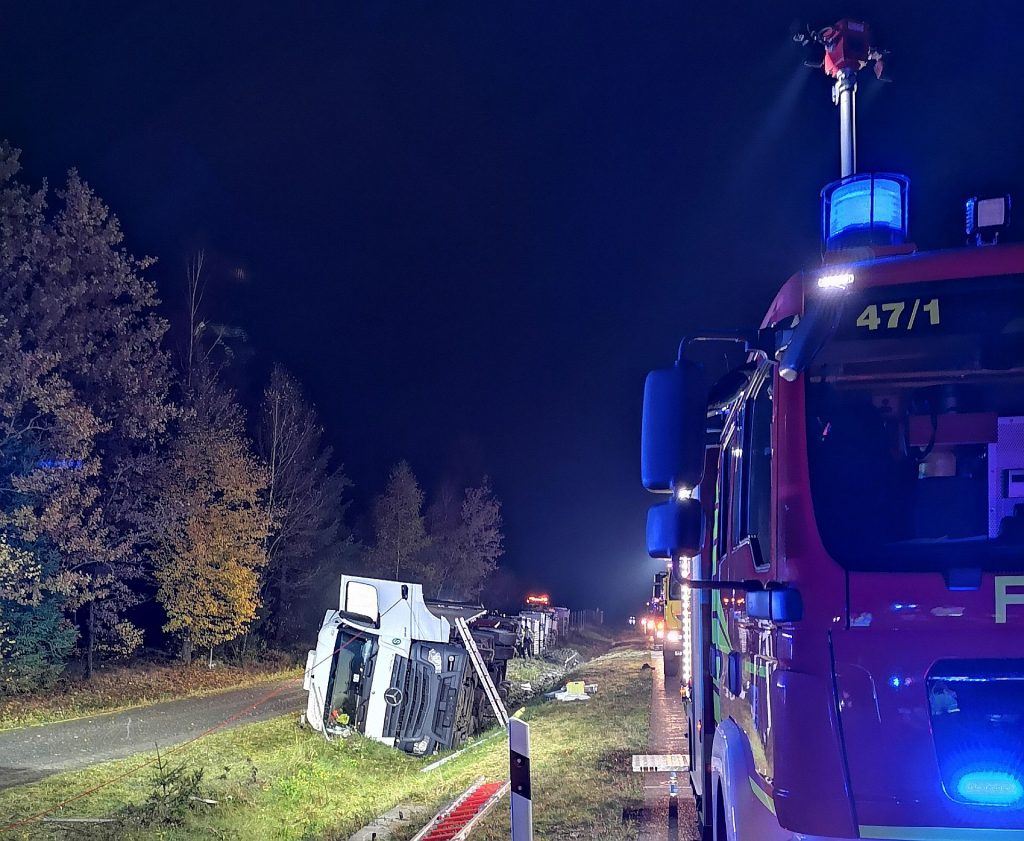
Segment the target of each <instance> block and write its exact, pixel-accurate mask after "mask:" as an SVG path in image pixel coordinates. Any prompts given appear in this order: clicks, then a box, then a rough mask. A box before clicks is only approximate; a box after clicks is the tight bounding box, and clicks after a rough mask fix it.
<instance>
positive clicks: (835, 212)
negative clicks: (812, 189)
mask: <svg viewBox="0 0 1024 841" xmlns="http://www.w3.org/2000/svg"><path fill="white" fill-rule="evenodd" d="M909 191H910V180H909V179H908V178H907V177H906V176H904V175H894V174H890V173H865V174H863V175H851V176H849V177H848V178H842V179H840V180H839V181H833V182H832V183H831V184H829V185H828V186H826V187H825V189H824V190H822V191H821V228H822V239H824V241H825V247H826V248H827V249H828V250H830V251H831V250H834V249H839V248H848V247H851V246H860V245H901V244H902V243H904V242H906V240H907V196H908V193H909Z"/></svg>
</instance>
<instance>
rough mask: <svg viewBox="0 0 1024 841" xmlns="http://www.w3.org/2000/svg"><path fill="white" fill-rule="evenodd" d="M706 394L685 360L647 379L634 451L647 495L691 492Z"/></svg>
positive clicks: (697, 371)
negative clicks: (637, 445) (638, 443)
mask: <svg viewBox="0 0 1024 841" xmlns="http://www.w3.org/2000/svg"><path fill="white" fill-rule="evenodd" d="M707 395H708V389H707V383H706V379H705V376H704V371H703V369H702V368H701V367H700V366H699V365H697V364H695V363H693V362H690V361H688V360H686V359H681V360H679V361H678V362H676V364H675V365H673V366H672V367H671V368H659V369H658V370H656V371H651V373H649V374H648V375H647V382H646V384H645V385H644V416H643V427H642V434H641V447H640V474H641V479H642V480H643V484H644V487H645V488H647V490H649V491H654V492H656V493H672V492H673V491H676V490H679V489H680V488H695V487H697V484H698V483H699V482H700V480H701V476H702V475H703V473H704V436H705V429H706V427H707Z"/></svg>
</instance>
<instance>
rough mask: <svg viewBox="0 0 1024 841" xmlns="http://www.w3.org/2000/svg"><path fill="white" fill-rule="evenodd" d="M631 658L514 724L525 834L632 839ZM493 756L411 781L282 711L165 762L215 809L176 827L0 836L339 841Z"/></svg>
mask: <svg viewBox="0 0 1024 841" xmlns="http://www.w3.org/2000/svg"><path fill="white" fill-rule="evenodd" d="M645 660H646V653H645V652H642V651H638V650H635V649H622V648H620V649H618V650H616V651H614V652H612V653H610V654H608V655H605V656H603V657H601V658H599V659H598V660H596V661H594V662H592V663H590V664H587V665H586V666H584V667H583V668H581V669H580V670H579V672H578V676H579V677H582V678H585V679H586V680H587V681H588V682H596V683H598V684H599V687H600V688H599V691H598V693H597V695H596V696H595V697H594V698H593V699H592V700H591V701H587V702H582V703H578V702H577V703H558V702H548V703H540V702H535V703H533V704H532V705H530V706H528V707H527V709H526V712H525V714H524V716H523V717H524V719H525V720H527V721H529V722H530V727H531V735H532V746H533V760H532V766H533V784H534V814H535V817H536V825H537V836H538V837H539V838H545V839H561V838H571V837H576V838H602V839H607V841H618V839H634V838H636V827H635V826H627V827H623V826H622V824H621V810H622V808H623V806H627V805H635V804H636V803H637V802H638V801H639V800H640V798H641V790H640V784H639V780H636V779H634V778H633V775H632V774H631V772H630V754H632V753H636V752H642V751H643V749H644V746H645V745H646V744H647V727H648V720H647V719H648V708H649V698H650V677H649V673H648V672H641V669H640V667H641V665H642V664H643V662H645ZM507 750H508V749H507V743H506V741H505V740H504V739H503V738H501V737H498V738H495V739H491V740H490V741H489V742H485V743H483V744H481V745H478V746H476V747H473V748H471V749H470V750H468V751H467V752H466V753H464V754H462V755H461V756H459V757H457V758H456V759H455V760H453V761H451V762H449V763H447V764H446V765H444V766H442V767H441V768H439V769H437V770H435V771H432V772H429V773H425V774H424V773H420V769H421V768H422V767H423V765H425V764H427V762H429V761H431V760H429V759H428V760H424V759H414V758H412V757H409V756H406V755H405V754H403V753H400V752H398V751H395V750H393V749H391V748H387V747H384V746H383V745H380V744H377V743H375V742H372V741H369V740H367V739H363V738H361V737H359V736H353V737H352V738H350V739H347V740H340V741H335V742H330V743H328V742H326V741H324V739H323V738H322V737H319V736H317V735H315V734H311V733H310V732H309V731H302V730H299V729H298V728H297V726H296V724H295V720H294V717H291V716H289V717H284V718H278V719H274V720H272V721H268V722H263V723H260V724H254V725H250V726H246V727H242V728H238V729H236V730H231V731H226V732H222V733H217V734H214V735H211V736H208V737H206V738H205V739H202V740H200V741H198V742H196V743H193V744H192V745H190V746H189V747H187V748H185V749H184V750H181V751H178V752H176V753H175V754H174V755H173V757H172V761H175V762H179V761H182V760H187V761H188V762H189V763H191V764H192V765H193V766H201V767H203V768H204V770H205V773H206V776H205V779H204V782H203V796H204V797H208V798H210V799H214V800H216V801H218V802H217V804H215V805H205V804H195V806H194V808H193V809H192V810H191V811H190V812H188V813H186V815H185V816H184V822H183V823H182V824H181V825H178V826H160V827H150V828H148V829H143V828H139V827H137V826H133V825H130V824H123V825H98V826H96V827H93V828H87V829H85V830H84V831H83V829H81V828H79V827H75V828H61V827H58V826H56V825H54V824H42V823H38V822H35V823H31V824H29V825H27V826H25V827H23V828H20V829H16V830H12V831H11V832H10V833H9V834H7V835H5V836H4V837H5V838H7V837H10V838H18V839H42V838H52V839H65V838H67V839H72V838H75V839H78V838H127V839H133V838H139V839H142V838H146V839H156V838H159V839H165V841H179V839H180V840H181V841H183V840H184V839H192V838H225V839H227V838H230V839H235V838H275V839H295V840H296V841H299V839H303V841H304V840H305V839H332V841H333V839H345V838H347V837H348V836H349V835H350V834H351V833H352V832H354V831H356V830H357V829H359V828H361V827H362V826H364V825H365V824H367V823H368V822H369V821H371V820H372V819H373V818H374V817H376V816H377V815H380V814H382V813H384V812H386V811H388V810H389V809H390V808H392V807H393V806H395V805H397V804H399V803H406V804H409V803H420V804H425V805H428V806H429V807H431V808H432V809H436V808H438V807H440V806H441V805H443V804H444V803H446V802H449V801H450V800H452V799H453V798H454V797H455V796H457V795H458V794H459V793H460V792H461V791H462V790H463V789H465V787H466V786H467V785H468V784H469V783H470V782H471V781H472V780H473V779H474V778H475V777H477V776H479V775H485V776H486V777H487V778H488V779H494V780H497V779H502V778H505V777H506V776H507V770H508V769H507V763H508V753H507ZM146 758H147V757H145V756H139V757H134V758H133V759H131V760H123V761H118V762H110V763H105V764H103V765H99V766H95V767H93V768H89V769H86V770H84V771H78V772H73V773H65V774H60V775H57V776H54V777H50V778H48V779H46V780H43V781H41V782H39V783H35V784H32V785H29V786H23V787H20V788H16V789H11V790H8V791H5V792H0V825H5V824H7V823H10V822H12V821H14V820H16V819H18V818H23V817H25V816H28V815H32V814H34V813H37V812H39V811H42V810H44V809H47V808H52V807H53V806H54V805H55V804H58V803H59V802H61V801H62V800H64V799H66V798H67V797H68V796H69V795H70V794H72V793H74V792H79V791H83V790H85V789H88V788H91V787H93V786H95V785H97V784H99V783H101V782H103V781H106V780H109V779H112V778H113V777H116V776H118V775H119V774H121V773H124V772H126V771H128V770H130V769H133V768H136V767H137V766H138V765H139V764H140V762H141V761H143V760H144V759H146ZM152 777H153V769H152V768H147V769H144V770H141V771H139V772H138V773H136V774H132V775H130V776H129V777H127V778H126V779H124V780H121V781H119V782H116V783H114V784H112V785H110V786H108V787H105V788H103V789H101V790H99V791H97V792H96V793H94V794H92V795H90V796H88V797H86V798H83V799H81V800H78V801H76V802H74V803H71V804H69V805H67V806H66V807H65V808H64V809H63V810H62V811H61V812H60V814H62V815H66V816H104V817H106V816H116V815H118V814H119V813H120V812H121V811H122V810H123V809H125V807H126V806H131V805H136V806H137V805H139V804H141V803H142V802H143V801H144V800H145V799H146V797H147V796H148V794H149V793H150V792H151V791H152V789H153V785H152ZM507 808H508V806H507V800H506V801H504V802H503V803H502V804H501V805H500V806H499V807H497V808H496V809H495V811H494V814H493V815H491V816H489V817H488V819H487V821H486V823H485V824H484V825H483V826H482V827H481V828H480V829H479V830H477V831H475V832H474V835H473V837H474V841H476V839H481V840H482V841H486V840H489V839H493V841H497V839H499V838H507V837H508V829H507V826H508V818H507V814H506V813H507ZM412 834H414V833H413V831H410V832H409V833H408V835H412Z"/></svg>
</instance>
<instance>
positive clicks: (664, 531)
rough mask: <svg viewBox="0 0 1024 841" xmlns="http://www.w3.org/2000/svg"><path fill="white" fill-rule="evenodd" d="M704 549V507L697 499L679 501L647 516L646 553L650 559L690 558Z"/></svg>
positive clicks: (669, 502)
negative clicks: (680, 556)
mask: <svg viewBox="0 0 1024 841" xmlns="http://www.w3.org/2000/svg"><path fill="white" fill-rule="evenodd" d="M703 548H704V507H703V506H702V505H701V504H700V500H699V499H693V498H688V499H678V498H676V497H672V499H670V500H668V501H667V502H662V503H661V504H659V505H655V506H652V507H651V509H650V510H649V511H648V512H647V552H648V554H650V556H651V557H652V558H672V557H674V556H679V555H682V556H684V557H692V556H693V555H696V554H698V553H699V552H700V550H701V549H703Z"/></svg>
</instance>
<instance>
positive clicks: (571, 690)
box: [544, 680, 597, 701]
mask: <svg viewBox="0 0 1024 841" xmlns="http://www.w3.org/2000/svg"><path fill="white" fill-rule="evenodd" d="M595 692H597V684H596V683H586V682H584V681H582V680H570V681H569V682H568V683H567V684H566V685H565V686H564V687H562V688H561V689H559V690H557V691H555V692H547V693H545V695H544V697H545V698H554V699H555V700H556V701H589V700H590V696H591V695H593V694H594V693H595Z"/></svg>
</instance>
